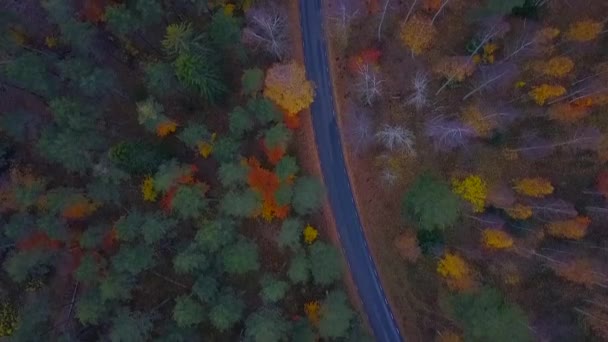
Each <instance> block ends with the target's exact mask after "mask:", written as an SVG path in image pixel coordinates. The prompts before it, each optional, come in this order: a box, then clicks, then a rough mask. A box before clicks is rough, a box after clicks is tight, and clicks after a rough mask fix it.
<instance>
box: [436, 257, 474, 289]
mask: <svg viewBox="0 0 608 342" xmlns="http://www.w3.org/2000/svg"><path fill="white" fill-rule="evenodd" d="M437 273H439V274H440V275H441V276H442V277H443V278H444V279H445V281H446V283H447V285H448V287H449V288H450V289H452V290H456V291H466V290H470V289H472V288H474V287H475V281H474V279H473V271H472V270H471V267H470V266H469V264H467V262H466V261H465V260H464V259H463V258H462V257H461V256H459V255H458V254H455V253H446V254H445V255H444V256H443V258H441V260H439V263H438V264H437Z"/></svg>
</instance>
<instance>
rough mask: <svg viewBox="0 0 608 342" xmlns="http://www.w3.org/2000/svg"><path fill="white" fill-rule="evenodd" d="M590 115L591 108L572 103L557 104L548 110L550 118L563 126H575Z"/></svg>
mask: <svg viewBox="0 0 608 342" xmlns="http://www.w3.org/2000/svg"><path fill="white" fill-rule="evenodd" d="M590 113H591V111H590V110H589V106H585V105H582V106H581V105H576V104H571V103H556V104H554V105H551V107H549V109H548V110H547V114H548V115H549V118H550V119H551V120H555V121H557V122H559V123H561V124H573V123H575V122H577V121H579V120H581V119H584V118H585V117H587V116H588V115H589V114H590Z"/></svg>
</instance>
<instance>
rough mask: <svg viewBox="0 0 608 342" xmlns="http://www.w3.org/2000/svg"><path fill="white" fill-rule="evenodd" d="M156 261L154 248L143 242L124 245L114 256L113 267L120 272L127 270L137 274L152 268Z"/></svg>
mask: <svg viewBox="0 0 608 342" xmlns="http://www.w3.org/2000/svg"><path fill="white" fill-rule="evenodd" d="M155 263H156V260H155V258H154V249H153V248H152V247H150V246H148V245H145V244H142V243H139V244H136V245H134V246H126V245H123V246H122V248H120V250H119V251H118V253H116V255H114V256H113V257H112V267H113V268H115V269H116V270H117V271H118V272H127V273H129V274H131V275H137V274H139V273H141V272H142V271H145V270H147V269H150V268H152V267H153V266H154V264H155Z"/></svg>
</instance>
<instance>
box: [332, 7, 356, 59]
mask: <svg viewBox="0 0 608 342" xmlns="http://www.w3.org/2000/svg"><path fill="white" fill-rule="evenodd" d="M358 15H359V9H358V8H356V6H355V5H353V3H352V1H349V0H341V1H339V3H338V5H337V7H336V10H335V12H334V13H333V15H332V16H330V18H329V20H330V22H331V23H332V30H331V32H330V34H331V35H332V37H333V38H334V39H335V41H336V42H337V43H338V44H339V45H340V47H341V48H346V46H347V44H348V39H349V37H350V28H351V25H352V22H353V20H354V19H355V18H357V16H358Z"/></svg>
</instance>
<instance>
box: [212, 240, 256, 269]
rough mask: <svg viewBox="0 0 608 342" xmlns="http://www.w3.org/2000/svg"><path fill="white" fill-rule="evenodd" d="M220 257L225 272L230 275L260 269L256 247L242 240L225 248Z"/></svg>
mask: <svg viewBox="0 0 608 342" xmlns="http://www.w3.org/2000/svg"><path fill="white" fill-rule="evenodd" d="M221 257H222V262H223V265H224V268H225V269H226V272H228V273H231V274H245V273H247V272H250V271H257V270H258V269H259V268H260V263H259V261H258V249H257V245H256V244H255V243H253V242H251V241H248V240H246V239H244V238H241V239H239V240H238V241H237V242H236V243H234V244H232V245H230V246H227V247H225V248H224V249H223V250H222V252H221Z"/></svg>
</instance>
